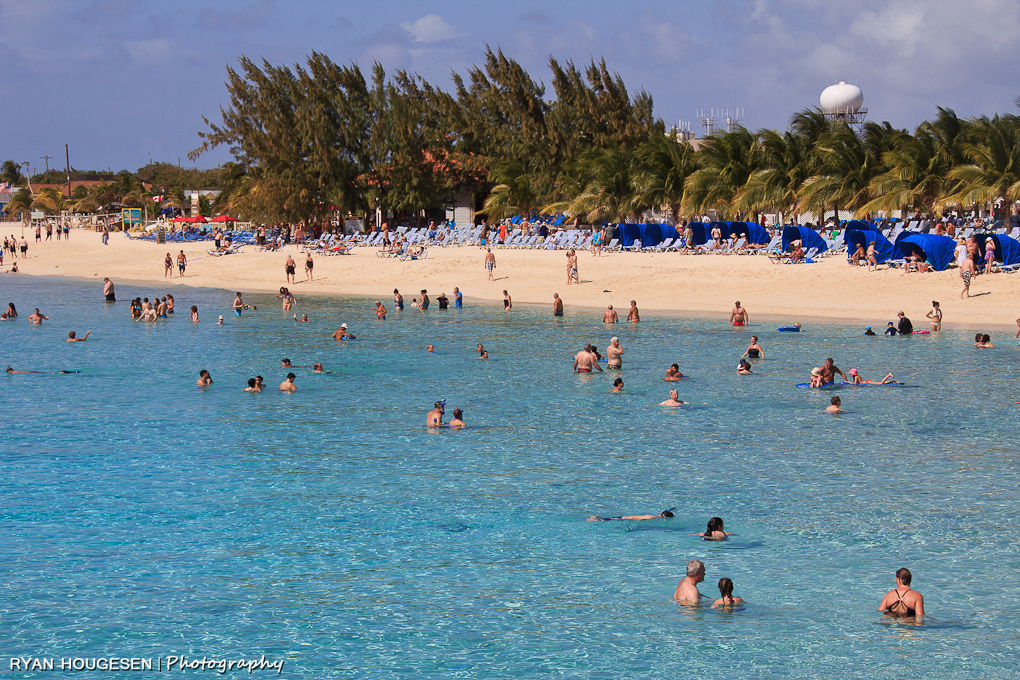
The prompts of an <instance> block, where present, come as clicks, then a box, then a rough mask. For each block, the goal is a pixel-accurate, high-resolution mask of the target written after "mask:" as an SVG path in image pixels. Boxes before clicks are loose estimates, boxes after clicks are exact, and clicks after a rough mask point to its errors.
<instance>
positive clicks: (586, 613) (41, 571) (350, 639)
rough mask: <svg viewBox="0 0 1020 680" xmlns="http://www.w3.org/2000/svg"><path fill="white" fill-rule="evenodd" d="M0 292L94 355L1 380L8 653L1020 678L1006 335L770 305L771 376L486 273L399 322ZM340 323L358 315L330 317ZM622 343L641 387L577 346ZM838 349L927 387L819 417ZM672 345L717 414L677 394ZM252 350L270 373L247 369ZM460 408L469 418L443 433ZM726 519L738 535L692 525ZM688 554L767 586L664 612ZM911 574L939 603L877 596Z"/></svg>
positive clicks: (219, 295) (72, 289)
mask: <svg viewBox="0 0 1020 680" xmlns="http://www.w3.org/2000/svg"><path fill="white" fill-rule="evenodd" d="M0 291H2V294H0V302H2V303H4V305H5V304H6V302H7V301H9V300H12V301H14V302H15V304H16V305H17V306H18V310H19V312H20V313H21V314H22V319H21V320H19V321H17V322H2V323H0V337H2V342H3V346H4V350H5V351H4V356H5V360H6V362H8V363H10V364H12V365H13V366H14V367H15V368H18V369H36V370H47V371H53V370H61V369H74V370H81V371H82V373H81V374H75V375H14V376H3V377H0V380H3V388H2V389H0V407H2V409H3V412H4V413H5V414H6V417H5V418H4V422H5V427H4V428H3V432H2V435H0V437H2V439H0V442H2V446H0V455H2V461H3V471H4V474H3V475H2V479H0V494H2V497H3V499H4V503H3V506H2V509H0V536H3V537H4V543H5V550H4V552H3V553H2V556H0V573H2V577H3V578H2V581H0V582H2V584H3V586H2V589H0V640H4V641H5V644H4V645H3V648H2V649H0V652H2V654H3V656H17V655H20V656H29V655H31V656H37V657H47V656H49V657H56V658H60V657H66V656H76V657H96V656H111V655H114V656H134V657H152V658H156V657H159V656H162V657H166V656H167V655H181V654H183V655H187V656H189V657H199V658H200V657H203V656H206V657H210V658H238V657H243V658H256V659H257V658H258V657H260V656H261V655H263V654H265V655H266V657H267V658H268V659H275V660H283V661H284V662H285V666H284V671H283V676H284V677H295V678H296V677H316V678H336V677H361V678H409V677H414V678H440V677H443V678H445V677H477V678H507V677H521V678H534V677H565V678H623V677H627V678H634V677H647V678H663V677H701V678H731V677H742V676H749V677H761V678H786V677H796V678H801V677H819V678H844V677H855V678H885V677H890V678H891V677H902V676H904V675H910V676H913V677H925V678H1003V677H1017V676H1020V673H1018V672H1017V671H1016V669H1015V658H1016V655H1017V652H1018V647H1020V644H1018V631H1020V616H1018V612H1017V602H1018V600H1020V586H1018V584H1017V583H1016V581H1015V577H1014V576H1015V574H1016V572H1017V570H1018V568H1020V556H1018V548H1017V546H1018V545H1020V543H1018V541H1017V539H1018V525H1017V522H1016V518H1017V510H1016V507H1017V500H1018V497H1020V491H1018V481H1020V480H1018V473H1017V464H1016V463H1017V458H1018V453H1017V437H1016V435H1015V427H1016V422H1017V413H1018V411H1017V409H1020V407H1018V406H1016V405H1015V404H1014V402H1015V401H1017V398H1018V397H1020V394H1017V393H1016V391H1015V390H1014V389H1013V387H1014V384H1015V369H1014V368H1013V364H1014V363H1015V361H1016V352H1017V350H1016V348H1015V347H1014V343H1013V342H1011V341H1009V339H1008V338H1005V337H998V336H993V340H996V341H998V342H999V345H1000V346H999V347H997V348H995V349H991V350H977V349H974V348H973V347H972V346H971V344H972V340H971V339H970V338H971V337H972V335H968V334H967V333H962V332H945V333H942V334H941V337H935V336H932V337H928V336H923V337H922V336H917V337H910V338H883V337H877V338H864V337H861V336H860V329H859V328H857V327H845V326H812V327H810V328H807V329H806V330H805V332H804V333H800V334H788V333H777V332H775V331H774V325H769V326H763V325H755V326H752V327H751V329H750V332H754V333H756V334H758V335H759V336H760V337H761V343H762V345H763V346H764V348H765V351H766V353H767V359H766V360H765V361H759V362H756V363H755V371H756V372H757V375H755V376H752V377H746V378H745V377H740V376H737V375H735V374H734V369H735V365H736V361H737V358H738V357H739V356H740V354H741V353H742V352H743V350H744V348H745V347H746V345H747V338H748V336H749V334H750V333H749V332H746V331H741V330H734V329H729V328H727V327H726V326H724V325H723V323H722V322H707V321H695V320H685V319H668V318H647V319H646V320H644V321H642V323H641V324H640V325H638V326H636V327H631V326H630V325H628V324H619V325H618V326H616V327H615V328H612V329H609V328H606V327H605V326H603V325H602V324H600V323H596V321H597V319H596V317H597V316H599V314H598V312H594V311H592V312H584V313H579V314H573V313H570V311H569V308H568V314H567V316H566V317H564V318H562V319H553V318H552V317H551V315H550V314H549V311H548V310H546V309H532V310H529V309H515V310H514V312H513V313H512V314H509V315H508V314H504V313H503V312H502V310H500V309H497V308H495V307H474V306H471V305H470V298H468V304H469V306H468V307H467V308H466V309H464V310H462V311H456V310H449V311H446V312H440V311H438V310H437V309H435V308H434V307H433V309H431V310H429V311H428V312H427V313H425V314H421V313H418V312H417V311H414V310H407V311H405V312H402V313H399V314H396V313H392V312H391V314H390V318H389V319H388V320H387V321H385V322H383V323H377V322H375V321H374V314H373V313H372V310H371V305H370V302H371V301H366V300H361V299H340V300H337V299H327V298H321V299H312V298H304V297H301V296H300V294H299V297H300V298H301V299H300V305H299V306H298V307H297V308H296V309H295V311H297V312H298V313H307V314H308V315H309V316H310V317H311V319H312V323H308V324H297V323H294V322H293V321H292V320H291V319H290V316H289V315H286V316H285V315H284V314H283V313H282V312H281V311H280V309H279V302H278V301H277V300H276V299H274V298H272V297H271V296H246V301H248V302H254V303H255V304H256V305H258V306H259V309H258V311H257V312H253V313H249V314H246V315H245V316H244V317H242V318H240V319H236V318H234V317H233V316H231V315H229V307H230V304H231V301H232V299H233V295H232V294H231V293H230V292H226V291H216V290H201V289H198V290H196V289H188V288H183V287H176V286H174V287H167V288H156V287H152V288H145V289H134V288H130V287H127V286H124V287H119V289H118V297H119V298H120V299H121V300H122V301H121V302H118V303H117V304H116V305H105V304H103V303H102V302H100V301H99V300H100V299H101V296H99V288H97V287H96V286H92V285H87V286H83V285H81V284H71V283H66V282H60V281H45V280H39V279H29V278H15V277H5V278H4V279H3V282H2V287H0ZM157 292H159V293H160V294H163V293H165V292H172V293H173V294H174V295H175V297H176V298H177V306H178V310H179V311H178V313H177V315H176V318H172V319H170V320H169V321H163V322H160V323H157V324H141V323H132V322H131V321H130V320H129V318H128V313H127V303H126V300H127V299H129V298H130V297H133V296H135V295H143V296H144V295H148V296H149V297H152V296H153V295H154V294H156V293H157ZM468 293H470V291H468ZM191 304H197V305H198V306H199V308H200V313H201V314H202V322H201V323H200V324H199V325H198V326H193V325H192V324H191V323H189V322H188V319H187V313H186V310H187V308H188V307H189V306H190V305H191ZM36 306H38V307H40V308H41V309H42V312H43V313H44V314H48V315H49V316H50V321H49V322H48V323H46V324H44V325H43V326H42V327H41V328H40V327H31V326H30V325H29V324H28V323H27V322H25V321H24V317H26V316H27V315H28V314H29V313H31V310H32V308H33V307H36ZM221 313H223V314H225V315H226V324H227V325H226V326H223V327H219V326H216V325H214V321H215V318H216V316H217V315H218V314H221ZM752 313H753V310H752ZM914 316H916V317H918V318H919V319H920V320H923V314H921V313H917V314H915V315H914ZM341 321H347V322H348V323H350V324H351V330H352V332H354V333H355V335H358V336H359V338H358V340H356V341H351V342H342V343H336V342H334V341H333V340H332V339H331V338H330V337H329V336H330V334H331V333H332V332H333V331H334V330H335V329H336V328H337V326H338V325H339V323H340V322H341ZM876 321H882V319H876ZM915 321H916V320H915ZM918 325H919V326H920V325H921V324H918ZM88 329H92V330H93V334H92V337H90V339H89V340H88V342H85V343H76V344H70V343H65V342H63V338H65V337H66V334H67V331H68V330H76V331H77V332H78V333H79V334H81V333H83V332H84V331H85V330H88ZM611 335H619V336H620V338H621V341H622V343H623V345H624V348H625V349H626V354H625V356H624V359H625V370H624V371H623V373H622V377H623V378H624V380H625V381H626V387H625V391H624V393H622V394H619V395H617V394H608V393H606V392H605V390H608V389H609V388H610V386H611V382H612V379H613V378H614V377H616V376H617V375H620V374H618V373H606V374H603V375H599V374H596V375H593V376H585V377H579V376H576V375H574V374H572V373H571V370H570V361H571V359H570V357H571V356H572V355H573V353H574V352H576V351H577V349H578V348H579V346H580V345H582V344H583V343H584V342H594V343H595V344H597V345H598V346H599V347H600V348H602V349H604V348H605V346H606V345H608V339H609V337H610V336H611ZM478 342H482V343H484V344H485V346H486V348H487V349H488V350H489V351H490V354H491V358H490V359H489V360H488V361H480V360H479V359H477V358H475V357H476V356H477V355H475V354H474V353H473V350H474V348H475V345H476V344H477V343H478ZM428 343H432V344H434V345H435V346H436V348H437V352H436V353H435V354H431V355H430V354H426V353H425V352H424V347H425V345H426V344H428ZM827 356H832V357H833V358H835V360H836V364H837V365H839V366H840V367H841V368H843V370H844V371H849V369H850V368H851V367H857V368H861V369H863V370H864V374H865V376H866V377H870V378H875V379H880V378H881V377H882V375H884V374H885V373H886V372H887V371H888V370H894V371H895V373H896V375H897V377H898V378H900V379H901V380H904V381H905V382H906V383H908V386H907V387H903V388H846V389H842V390H839V391H837V392H835V393H837V394H839V395H840V396H841V397H842V399H843V406H844V408H845V409H846V410H847V413H846V414H844V415H841V416H838V417H833V416H830V415H826V414H825V413H824V412H823V409H824V407H825V406H826V405H827V404H828V401H829V397H831V396H832V395H833V392H828V391H812V390H804V389H796V388H795V387H793V385H794V384H795V383H799V382H803V381H805V380H806V376H807V373H808V371H809V370H810V368H811V367H812V366H816V365H819V364H820V363H821V361H822V360H824V358H825V357H827ZM282 357H289V358H290V359H292V360H293V361H294V363H295V364H297V365H303V366H309V365H311V363H312V362H314V361H322V362H323V363H324V364H325V366H326V368H327V369H332V370H335V371H337V373H336V374H334V375H314V374H312V373H311V371H310V370H308V369H299V370H297V371H295V372H296V373H297V374H298V379H297V385H298V388H299V390H298V392H297V393H295V394H290V395H288V394H283V393H280V392H279V391H277V390H276V389H275V387H276V385H278V384H279V382H280V381H282V380H283V376H284V374H285V373H286V370H285V369H281V368H279V365H280V359H281V358H282ZM674 361H675V362H677V363H679V364H680V367H681V370H682V371H683V372H684V373H685V374H689V376H690V377H689V378H688V379H686V380H684V381H682V382H680V383H678V384H676V385H677V387H678V389H679V391H680V394H681V399H685V400H688V401H691V402H694V404H693V405H692V406H690V407H687V408H683V409H679V410H674V409H668V408H663V407H657V406H651V404H655V403H657V402H659V401H661V400H663V399H665V398H666V397H667V396H668V392H669V388H670V384H668V383H664V382H662V381H661V380H660V377H661V375H662V374H663V373H664V371H665V368H666V367H667V366H668V365H669V364H671V363H673V362H674ZM201 368H207V369H208V370H209V371H210V372H211V373H212V376H213V378H214V380H215V384H214V385H213V387H212V388H210V389H207V390H199V389H196V388H195V387H194V382H195V380H196V378H197V377H198V376H197V373H198V370H199V369H201ZM256 373H260V374H262V375H263V376H265V378H266V385H267V387H268V388H269V389H267V390H266V392H264V393H262V394H254V395H253V394H244V393H242V392H241V389H242V388H243V387H244V384H245V381H246V380H247V378H249V377H252V376H254V375H255V374H256ZM437 399H448V400H449V401H448V410H447V413H448V416H447V418H449V414H450V413H452V407H453V406H460V407H461V408H463V409H464V412H465V419H466V421H467V422H468V426H469V427H468V428H467V429H466V430H464V431H459V432H457V431H449V430H444V431H438V432H435V431H428V430H426V429H425V428H424V427H423V425H424V418H425V413H426V411H428V410H429V408H430V407H431V404H432V402H434V401H436V400H437ZM668 507H676V508H677V509H676V511H675V513H676V518H675V519H673V520H670V521H665V520H657V521H653V522H644V523H636V522H598V523H588V522H586V521H585V517H586V515H589V514H600V515H615V514H620V513H625V514H630V513H657V512H659V511H660V510H662V509H663V508H668ZM713 515H719V516H721V517H723V518H724V519H725V520H726V528H727V530H729V531H734V532H736V533H737V534H738V535H737V536H735V537H734V538H732V539H731V540H730V541H727V542H723V543H704V542H702V541H700V540H698V539H697V537H693V536H691V535H690V534H692V533H694V532H697V531H704V529H705V524H706V522H707V520H708V518H709V517H711V516H713ZM690 559H701V560H703V561H704V562H705V563H706V566H707V578H706V580H705V582H704V583H702V584H701V585H700V589H701V592H702V593H703V594H704V595H706V596H710V597H711V598H714V597H717V596H718V595H717V589H716V587H715V583H716V582H717V581H718V579H719V578H720V577H723V576H727V577H729V578H732V579H733V580H734V582H735V584H736V589H735V594H737V595H739V596H741V597H743V598H744V599H745V600H746V601H747V606H746V607H745V608H744V610H743V611H738V612H733V613H725V612H719V611H714V610H708V609H706V608H687V607H681V606H678V605H676V604H674V603H672V602H671V600H670V597H671V595H672V593H673V590H674V588H675V587H676V585H677V583H678V581H679V580H680V578H681V577H682V576H683V571H684V568H685V565H686V563H687V561H688V560H690ZM901 566H906V567H908V568H910V569H911V571H912V572H913V573H914V583H913V585H914V586H915V587H916V588H917V589H918V590H919V591H921V592H922V593H924V595H925V608H926V610H927V611H928V613H929V615H930V618H929V619H928V620H927V622H926V623H925V625H924V626H923V627H914V626H904V625H897V624H889V623H888V622H885V621H883V620H882V617H881V616H880V615H879V614H877V613H876V612H875V609H876V608H877V606H878V602H879V601H880V599H881V597H882V596H883V594H884V593H885V592H886V591H888V590H889V589H891V588H892V587H894V586H895V582H894V579H893V572H894V571H895V570H896V569H897V568H899V567H901ZM2 666H3V669H4V670H7V668H8V667H7V659H4V660H3V664H2ZM263 672H264V673H265V672H266V671H263ZM228 674H229V673H228ZM50 675H52V674H47V673H41V674H32V673H23V674H18V677H37V676H38V677H43V676H50ZM131 675H132V677H145V676H146V675H147V674H145V673H140V674H139V673H133V674H131ZM152 675H153V676H155V675H157V674H156V673H153V674H152Z"/></svg>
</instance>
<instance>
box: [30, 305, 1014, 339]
mask: <svg viewBox="0 0 1020 680" xmlns="http://www.w3.org/2000/svg"><path fill="white" fill-rule="evenodd" d="M36 311H38V310H36ZM46 318H47V319H48V318H49V317H46ZM981 346H982V347H984V348H985V349H990V348H992V347H995V345H993V344H992V338H991V336H989V335H988V334H987V333H986V334H985V335H982V336H981Z"/></svg>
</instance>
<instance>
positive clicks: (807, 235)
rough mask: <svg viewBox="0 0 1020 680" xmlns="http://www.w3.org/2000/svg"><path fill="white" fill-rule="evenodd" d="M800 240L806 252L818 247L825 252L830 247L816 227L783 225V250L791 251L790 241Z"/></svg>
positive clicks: (819, 252) (821, 251)
mask: <svg viewBox="0 0 1020 680" xmlns="http://www.w3.org/2000/svg"><path fill="white" fill-rule="evenodd" d="M797 240H799V241H800V244H801V248H803V249H804V252H805V253H806V252H807V251H809V250H811V249H812V248H817V249H818V253H816V254H819V255H820V254H821V253H824V252H825V251H826V250H828V249H829V246H828V244H826V243H825V239H823V238H822V237H821V236H819V235H818V232H816V231H815V230H814V229H811V228H809V227H797V226H793V225H790V226H786V227H783V252H786V253H788V252H790V243H791V242H792V241H797Z"/></svg>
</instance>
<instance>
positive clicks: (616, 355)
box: [606, 337, 623, 371]
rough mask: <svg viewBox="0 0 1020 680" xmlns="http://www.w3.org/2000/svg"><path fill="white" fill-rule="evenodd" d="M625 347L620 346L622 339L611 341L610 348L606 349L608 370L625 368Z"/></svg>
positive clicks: (612, 339) (615, 338)
mask: <svg viewBox="0 0 1020 680" xmlns="http://www.w3.org/2000/svg"><path fill="white" fill-rule="evenodd" d="M621 357H623V347H621V346H620V338H617V337H613V338H611V339H610V340H609V347H608V348H606V358H607V360H608V363H607V364H606V368H611V369H614V370H617V371H618V370H620V369H622V368H623V359H622V358H621Z"/></svg>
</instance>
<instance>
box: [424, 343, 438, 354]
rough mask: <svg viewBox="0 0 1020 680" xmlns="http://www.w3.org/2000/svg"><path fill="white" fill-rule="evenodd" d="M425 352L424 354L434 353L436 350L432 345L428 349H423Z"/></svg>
mask: <svg viewBox="0 0 1020 680" xmlns="http://www.w3.org/2000/svg"><path fill="white" fill-rule="evenodd" d="M425 351H426V352H435V351H436V348H435V347H433V346H432V345H429V346H428V347H426V348H425Z"/></svg>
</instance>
